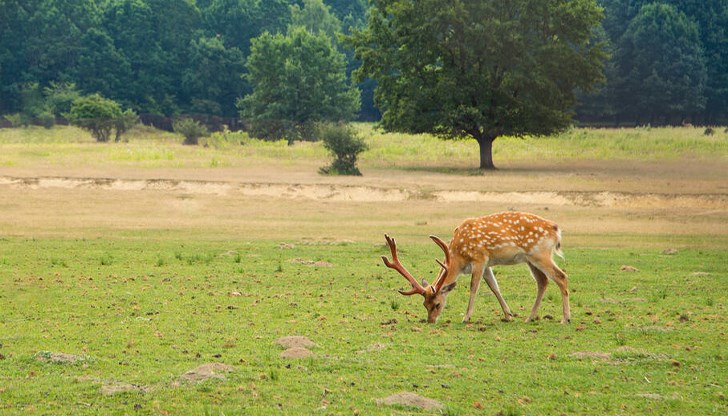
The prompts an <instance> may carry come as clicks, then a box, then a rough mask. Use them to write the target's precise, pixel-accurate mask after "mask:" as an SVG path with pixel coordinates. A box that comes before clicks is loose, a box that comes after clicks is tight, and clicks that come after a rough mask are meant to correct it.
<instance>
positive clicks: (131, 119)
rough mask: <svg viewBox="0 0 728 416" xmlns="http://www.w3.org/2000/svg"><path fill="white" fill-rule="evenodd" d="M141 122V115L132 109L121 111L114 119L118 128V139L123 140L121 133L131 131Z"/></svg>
mask: <svg viewBox="0 0 728 416" xmlns="http://www.w3.org/2000/svg"><path fill="white" fill-rule="evenodd" d="M137 124H139V116H138V115H137V114H136V113H135V112H134V111H133V110H131V109H127V110H124V111H122V112H121V114H119V116H118V117H116V119H115V120H114V127H115V128H116V141H117V142H118V141H121V135H122V134H124V133H126V132H127V131H129V129H131V128H132V127H134V126H136V125H137Z"/></svg>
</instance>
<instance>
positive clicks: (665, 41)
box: [615, 3, 707, 123]
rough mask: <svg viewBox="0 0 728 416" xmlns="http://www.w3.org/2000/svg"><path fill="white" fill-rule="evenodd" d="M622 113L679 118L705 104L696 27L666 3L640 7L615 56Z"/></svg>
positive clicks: (640, 118) (652, 119) (704, 74)
mask: <svg viewBox="0 0 728 416" xmlns="http://www.w3.org/2000/svg"><path fill="white" fill-rule="evenodd" d="M615 61H616V65H617V77H618V78H617V95H618V97H617V99H618V100H619V102H620V103H621V104H622V105H621V108H622V109H623V111H622V113H623V114H624V115H631V116H633V117H636V118H637V120H638V122H639V121H644V120H643V119H644V118H645V117H646V118H647V119H648V121H649V122H650V123H654V122H655V121H658V119H659V118H664V121H665V122H667V123H669V122H670V121H672V122H679V121H680V120H682V119H685V118H688V117H689V116H690V115H692V114H696V113H698V112H700V111H702V110H703V109H704V108H705V102H706V98H705V94H704V93H705V85H706V81H707V72H706V67H705V62H704V58H703V49H702V46H701V42H700V37H699V34H698V29H697V25H696V24H695V23H694V22H693V21H691V20H690V19H689V18H688V17H687V16H686V15H685V14H684V13H682V12H679V11H678V10H677V9H676V8H675V7H673V6H670V5H667V4H658V3H652V4H648V5H645V6H643V7H642V8H641V9H640V11H639V13H638V14H637V16H635V17H634V18H633V19H632V20H631V21H630V24H629V26H628V27H627V30H626V31H625V32H624V34H623V35H622V37H621V39H620V42H619V47H618V50H617V53H616V56H615Z"/></svg>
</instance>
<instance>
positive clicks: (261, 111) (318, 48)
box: [238, 26, 359, 142]
mask: <svg viewBox="0 0 728 416" xmlns="http://www.w3.org/2000/svg"><path fill="white" fill-rule="evenodd" d="M247 68H248V74H247V79H248V81H249V82H250V84H251V86H252V88H253V92H252V93H250V94H248V95H247V96H245V97H244V98H243V99H241V100H240V101H239V102H238V107H239V108H240V113H241V116H242V117H243V118H244V119H246V120H248V122H249V123H250V126H251V135H252V136H254V137H260V138H265V139H281V138H286V139H288V141H289V142H291V141H293V140H296V139H311V137H310V134H309V132H310V131H311V125H312V123H315V122H318V121H341V120H350V119H352V118H353V117H354V115H355V114H356V112H357V110H358V109H359V94H358V90H357V89H356V88H353V87H351V86H350V85H349V83H348V82H347V80H346V72H345V69H346V59H345V56H344V55H343V54H342V53H340V52H338V51H337V50H336V48H335V47H334V46H333V44H332V42H331V40H330V39H329V38H328V36H327V35H326V34H325V33H318V34H313V33H310V32H309V31H308V30H306V28H304V27H301V26H292V27H291V28H290V29H289V31H288V33H287V34H285V35H284V34H276V35H272V34H270V33H264V34H263V35H261V36H260V37H258V38H256V39H254V40H253V42H252V47H251V51H250V57H249V58H248V63H247Z"/></svg>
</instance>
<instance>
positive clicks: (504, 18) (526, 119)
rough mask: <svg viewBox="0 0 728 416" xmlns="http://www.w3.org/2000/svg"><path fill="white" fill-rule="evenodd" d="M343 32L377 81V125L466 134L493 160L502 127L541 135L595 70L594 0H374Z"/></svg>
mask: <svg viewBox="0 0 728 416" xmlns="http://www.w3.org/2000/svg"><path fill="white" fill-rule="evenodd" d="M371 4H372V8H371V9H370V15H369V21H368V26H367V27H366V28H365V29H364V30H360V31H355V32H354V33H353V35H352V36H351V37H350V38H349V41H350V43H351V45H353V46H354V47H355V48H356V56H357V58H359V59H361V60H362V66H361V67H360V69H359V70H358V71H357V75H358V77H359V79H363V78H365V77H371V78H373V79H375V80H376V81H377V82H378V86H377V89H376V91H375V101H376V103H377V105H378V106H379V108H380V109H381V110H383V115H382V121H381V125H382V127H384V128H385V129H386V130H392V131H405V132H413V133H419V132H432V133H435V134H438V135H440V136H441V137H444V138H473V139H475V140H476V141H477V142H478V144H479V147H480V168H481V169H494V168H495V166H494V164H493V157H492V146H493V141H494V140H495V139H496V138H498V137H499V136H502V135H515V136H526V135H536V136H538V135H546V134H551V133H553V132H556V131H559V130H561V129H564V128H566V127H567V126H569V125H570V123H571V115H572V111H573V107H574V104H575V94H574V91H575V89H576V88H580V89H581V90H585V91H588V90H590V89H591V87H592V85H593V84H594V83H595V82H597V81H599V80H600V79H602V76H603V75H602V68H603V62H604V60H605V47H604V45H603V44H602V43H599V42H595V41H594V40H593V37H592V35H593V33H594V30H595V28H596V27H598V25H599V22H600V20H601V17H602V16H601V10H600V8H599V7H598V6H597V4H596V2H595V1H594V0H571V1H567V0H553V1H548V2H545V1H541V0H514V1H509V2H503V1H500V0H451V1H446V2H445V1H441V0H422V1H418V2H412V1H407V0H373V1H372V2H371Z"/></svg>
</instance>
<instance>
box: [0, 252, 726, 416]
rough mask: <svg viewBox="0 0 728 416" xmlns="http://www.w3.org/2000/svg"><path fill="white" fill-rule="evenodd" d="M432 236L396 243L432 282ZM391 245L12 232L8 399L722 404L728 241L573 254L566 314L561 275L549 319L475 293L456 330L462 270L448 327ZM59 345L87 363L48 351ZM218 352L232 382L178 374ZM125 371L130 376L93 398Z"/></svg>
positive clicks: (453, 406)
mask: <svg viewBox="0 0 728 416" xmlns="http://www.w3.org/2000/svg"><path fill="white" fill-rule="evenodd" d="M428 251H430V250H429V247H420V246H416V245H415V246H410V247H408V249H407V250H403V253H402V255H403V256H406V258H407V261H408V262H409V264H415V265H419V266H418V267H413V268H412V269H413V270H417V271H418V272H420V273H421V274H423V275H426V276H427V277H430V278H431V277H432V273H433V271H434V270H435V268H434V267H427V266H430V265H432V264H434V262H432V261H431V259H430V258H429V257H428V256H427V255H425V254H424V253H426V252H428ZM383 254H387V253H386V249H385V247H384V245H372V244H351V243H349V244H347V243H344V244H339V245H324V244H305V243H301V242H291V243H290V245H286V246H280V245H279V244H278V243H275V242H267V241H226V242H204V241H189V242H179V241H139V240H136V241H134V240H132V241H115V240H112V239H103V240H65V239H64V240H54V239H44V240H32V239H20V238H12V239H4V240H3V241H2V251H0V265H2V272H1V273H0V280H1V281H2V282H3V288H4V290H3V292H2V294H1V295H0V301H1V302H2V304H3V312H2V320H1V324H2V326H1V327H0V328H1V329H2V333H1V334H2V336H1V338H0V339H1V340H2V341H1V342H2V349H0V353H2V354H3V359H2V361H1V362H0V364H2V366H1V367H0V368H2V371H1V372H0V377H2V386H1V387H0V398H2V402H1V403H2V411H3V413H4V414H28V413H37V414H214V415H222V414H225V415H232V414H280V413H285V414H312V413H322V414H352V413H360V414H391V413H408V412H410V411H412V412H414V409H407V408H396V407H395V408H391V407H382V406H378V405H377V403H376V400H377V399H382V398H384V397H387V396H389V395H391V394H393V393H397V392H401V391H413V392H416V393H418V394H420V395H422V396H425V397H430V398H433V399H436V400H439V401H441V402H442V403H444V404H445V405H446V408H445V410H444V413H447V414H499V413H500V414H644V413H649V412H651V413H654V414H696V415H705V414H720V413H723V412H724V411H725V410H726V402H725V397H724V388H725V386H724V383H725V376H726V369H725V368H726V366H725V348H724V342H725V331H726V325H725V319H724V318H725V313H726V310H725V308H726V304H725V293H728V280H726V279H725V253H724V252H723V251H706V250H701V251H694V250H684V251H680V252H678V253H677V254H674V255H666V254H662V253H661V252H659V251H656V250H650V251H647V252H635V251H631V250H624V249H610V250H601V249H596V248H595V249H574V250H569V251H568V258H569V261H568V262H566V264H565V267H566V270H567V271H568V272H569V273H570V275H571V276H570V277H571V284H572V288H573V289H572V305H573V306H572V314H573V321H572V324H571V325H567V326H564V325H560V324H559V323H558V318H559V313H560V312H559V311H560V298H559V296H558V295H557V294H556V290H555V287H553V286H552V287H550V288H549V291H548V292H547V296H546V298H545V301H544V305H543V306H542V314H544V315H551V316H555V317H556V318H554V319H543V320H541V321H539V322H536V323H529V324H525V323H523V322H521V320H520V319H519V320H517V321H514V322H511V323H503V322H501V321H500V317H501V312H500V309H499V307H498V305H497V302H496V301H495V299H494V298H493V297H492V296H490V295H489V294H488V293H487V290H484V291H483V292H481V296H480V298H479V301H478V305H477V308H476V313H475V316H474V322H473V323H471V324H468V325H464V324H462V323H460V319H461V316H462V313H463V312H464V310H465V302H466V289H464V287H467V286H466V282H467V279H465V278H462V279H463V282H461V283H462V285H461V286H463V287H461V288H459V289H458V290H457V291H456V292H455V293H454V294H452V295H451V296H450V302H449V304H448V307H447V309H446V310H445V312H444V313H443V316H442V318H441V322H440V323H438V324H436V325H429V324H426V323H424V322H423V321H422V318H423V316H424V308H422V307H421V305H420V300H419V299H412V298H404V297H402V296H400V295H399V294H397V292H396V289H398V288H402V287H404V286H405V285H404V284H403V282H404V280H403V279H401V278H399V276H393V273H391V272H390V271H389V270H388V269H386V268H384V267H382V266H381V265H380V264H379V261H378V258H379V256H380V255H383ZM301 260H303V261H301ZM314 261H319V262H325V263H321V264H323V266H321V265H319V266H316V265H312V264H306V262H314ZM431 263H432V264H431ZM623 264H629V265H631V266H633V267H635V268H637V269H639V271H637V272H622V271H620V267H621V266H622V265H623ZM498 277H499V280H500V283H501V287H502V290H503V292H504V296H506V299H507V300H508V301H509V303H510V305H511V307H512V308H513V309H514V311H517V313H518V314H519V315H520V318H525V316H526V315H527V310H528V309H529V308H530V304H531V302H532V300H533V295H534V292H535V285H534V284H533V282H532V281H531V278H530V277H527V271H526V268H525V267H510V268H500V269H498ZM232 293H239V294H240V296H231V294H232ZM286 335H304V336H307V337H309V338H310V339H311V340H312V341H314V342H315V343H316V344H317V346H316V347H315V348H313V351H314V353H315V354H316V355H315V357H313V358H306V359H302V360H295V361H290V360H285V359H282V358H279V354H280V353H281V352H282V351H283V349H282V348H281V347H279V346H278V345H276V344H275V340H276V339H278V338H280V337H283V336H286ZM60 351H62V352H65V353H68V354H73V355H77V356H79V357H81V360H80V361H78V362H75V363H54V362H44V361H39V357H42V356H43V354H44V353H46V354H47V353H48V352H60ZM209 362H221V363H226V364H228V365H231V366H232V367H234V370H233V371H232V372H231V373H229V374H228V375H227V380H225V381H220V380H211V381H204V382H201V383H199V384H194V383H190V382H184V381H182V379H181V375H182V374H184V373H185V372H186V371H188V370H191V369H193V368H195V367H197V366H199V365H200V364H204V363H209ZM118 384H126V385H131V386H135V389H132V390H130V391H126V392H121V393H117V394H102V393H101V391H102V388H103V386H113V385H118ZM137 388H138V389H137ZM423 413H424V412H423Z"/></svg>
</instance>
